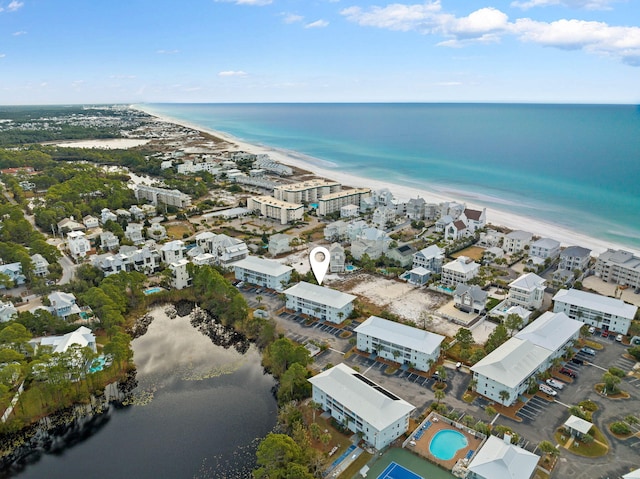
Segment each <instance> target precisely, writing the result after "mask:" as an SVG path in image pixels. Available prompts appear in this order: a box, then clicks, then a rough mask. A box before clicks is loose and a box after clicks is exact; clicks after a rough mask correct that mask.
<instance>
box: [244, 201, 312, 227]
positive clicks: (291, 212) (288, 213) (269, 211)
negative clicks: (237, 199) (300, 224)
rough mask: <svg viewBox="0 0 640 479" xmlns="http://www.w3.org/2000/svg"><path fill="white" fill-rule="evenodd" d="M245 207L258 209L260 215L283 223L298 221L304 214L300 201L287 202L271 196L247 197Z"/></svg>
mask: <svg viewBox="0 0 640 479" xmlns="http://www.w3.org/2000/svg"><path fill="white" fill-rule="evenodd" d="M247 209H249V210H251V211H258V212H259V213H260V214H261V215H262V216H266V217H267V218H271V219H274V220H278V221H280V223H281V224H283V225H286V224H287V223H290V222H293V221H300V220H301V219H302V216H303V214H304V206H302V205H301V204H300V203H289V202H287V201H282V200H278V199H276V198H273V197H271V196H252V197H251V198H249V199H247Z"/></svg>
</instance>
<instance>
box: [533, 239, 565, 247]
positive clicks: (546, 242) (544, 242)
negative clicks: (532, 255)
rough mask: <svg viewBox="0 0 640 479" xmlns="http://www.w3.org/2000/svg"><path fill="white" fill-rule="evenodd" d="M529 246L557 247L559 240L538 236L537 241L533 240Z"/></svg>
mask: <svg viewBox="0 0 640 479" xmlns="http://www.w3.org/2000/svg"><path fill="white" fill-rule="evenodd" d="M531 247H532V248H534V247H537V248H546V249H553V248H559V247H560V241H556V240H554V239H551V238H540V239H539V240H538V241H534V242H533V244H532V245H531Z"/></svg>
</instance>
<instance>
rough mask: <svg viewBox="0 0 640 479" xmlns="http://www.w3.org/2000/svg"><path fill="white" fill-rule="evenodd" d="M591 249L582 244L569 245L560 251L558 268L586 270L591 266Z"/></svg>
mask: <svg viewBox="0 0 640 479" xmlns="http://www.w3.org/2000/svg"><path fill="white" fill-rule="evenodd" d="M590 260H591V250H590V249H587V248H583V247H581V246H569V247H568V248H565V249H563V250H562V251H561V252H560V263H559V264H558V270H564V271H571V272H573V271H575V270H578V271H581V272H582V271H585V270H586V269H587V268H588V267H589V261H590Z"/></svg>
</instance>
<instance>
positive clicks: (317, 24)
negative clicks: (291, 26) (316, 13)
mask: <svg viewBox="0 0 640 479" xmlns="http://www.w3.org/2000/svg"><path fill="white" fill-rule="evenodd" d="M327 26H329V22H327V21H326V20H316V21H315V22H311V23H307V24H306V25H305V26H304V28H325V27H327Z"/></svg>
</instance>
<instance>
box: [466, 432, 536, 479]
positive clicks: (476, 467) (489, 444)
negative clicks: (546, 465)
mask: <svg viewBox="0 0 640 479" xmlns="http://www.w3.org/2000/svg"><path fill="white" fill-rule="evenodd" d="M539 459H540V457H539V456H537V455H535V454H533V453H531V452H529V451H526V450H524V449H522V448H520V447H518V446H514V445H512V444H507V443H505V442H504V441H503V440H502V439H500V438H497V437H496V436H491V435H490V436H489V437H488V438H487V441H486V442H485V443H484V445H483V446H482V448H481V449H480V450H479V451H478V452H477V453H476V455H475V457H474V458H473V460H472V461H471V463H470V464H469V466H468V469H469V471H471V472H474V473H476V474H477V475H478V476H481V477H484V478H485V479H529V478H530V477H531V476H532V475H533V473H534V471H535V470H536V466H537V465H538V460H539Z"/></svg>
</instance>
